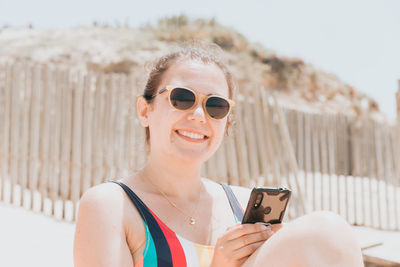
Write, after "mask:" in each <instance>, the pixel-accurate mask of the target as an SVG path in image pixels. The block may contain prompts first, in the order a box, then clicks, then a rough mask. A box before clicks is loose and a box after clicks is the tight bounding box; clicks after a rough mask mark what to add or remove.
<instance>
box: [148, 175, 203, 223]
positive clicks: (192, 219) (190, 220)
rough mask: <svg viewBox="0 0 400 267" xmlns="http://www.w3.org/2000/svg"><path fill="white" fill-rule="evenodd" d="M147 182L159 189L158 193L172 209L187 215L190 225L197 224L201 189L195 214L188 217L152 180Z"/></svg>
mask: <svg viewBox="0 0 400 267" xmlns="http://www.w3.org/2000/svg"><path fill="white" fill-rule="evenodd" d="M147 180H148V181H149V182H150V183H151V184H152V185H153V187H154V188H156V189H157V191H158V192H160V193H161V195H162V196H163V197H164V198H165V199H166V200H167V201H168V203H169V204H170V205H171V206H172V207H174V208H176V209H177V210H179V211H180V212H181V213H182V214H183V215H185V216H186V217H188V218H189V224H191V225H194V224H195V223H196V219H195V218H194V217H193V216H194V214H195V213H196V210H197V206H198V205H199V202H200V195H201V189H200V191H199V197H198V199H197V202H196V206H195V208H194V210H193V213H192V215H188V214H187V213H186V212H184V211H183V210H181V209H180V208H179V207H178V206H177V205H176V204H175V203H174V202H172V201H171V200H170V199H169V198H168V197H167V195H165V193H164V192H163V191H161V190H160V189H159V188H158V187H157V186H156V185H155V184H154V183H153V182H152V181H151V180H150V179H147Z"/></svg>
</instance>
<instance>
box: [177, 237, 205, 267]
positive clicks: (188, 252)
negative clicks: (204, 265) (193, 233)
mask: <svg viewBox="0 0 400 267" xmlns="http://www.w3.org/2000/svg"><path fill="white" fill-rule="evenodd" d="M176 237H177V238H178V240H179V242H180V243H181V245H182V248H183V251H184V253H185V257H186V264H187V266H188V267H199V259H198V258H197V252H196V248H195V247H194V245H193V243H192V242H190V241H189V240H186V239H184V238H183V237H181V236H179V235H176Z"/></svg>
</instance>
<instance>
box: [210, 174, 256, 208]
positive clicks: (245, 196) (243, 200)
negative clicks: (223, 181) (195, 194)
mask: <svg viewBox="0 0 400 267" xmlns="http://www.w3.org/2000/svg"><path fill="white" fill-rule="evenodd" d="M203 181H204V182H205V183H207V184H209V187H211V188H214V192H218V194H220V193H221V192H224V190H223V189H222V186H221V185H220V184H219V183H217V182H214V181H212V180H210V179H207V178H204V179H203ZM229 186H230V187H231V188H232V191H233V193H234V194H235V196H236V198H237V199H238V201H239V203H240V205H241V206H242V208H243V209H245V208H246V207H247V202H248V201H249V198H250V193H251V189H249V188H247V187H242V186H236V185H229ZM224 193H225V192H224Z"/></svg>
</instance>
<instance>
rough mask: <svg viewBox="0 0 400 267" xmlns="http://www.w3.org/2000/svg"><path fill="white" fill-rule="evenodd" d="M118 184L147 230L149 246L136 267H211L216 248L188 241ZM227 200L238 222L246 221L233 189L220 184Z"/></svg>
mask: <svg viewBox="0 0 400 267" xmlns="http://www.w3.org/2000/svg"><path fill="white" fill-rule="evenodd" d="M110 182H114V183H116V184H119V185H120V186H121V187H122V188H123V189H124V191H125V192H126V194H127V195H128V196H129V198H130V199H131V201H132V202H133V204H134V205H135V207H136V209H137V210H138V211H139V213H140V216H141V217H142V219H143V223H144V226H145V229H146V246H145V249H144V251H143V256H142V257H140V260H139V261H138V262H137V263H136V264H135V265H134V267H143V266H145V267H153V266H157V267H164V266H166V267H167V266H171V267H172V266H173V267H184V266H189V267H205V266H209V265H210V263H211V260H212V257H213V253H214V246H206V245H200V244H197V243H193V242H192V241H189V240H187V239H185V238H183V237H181V236H179V235H178V234H176V233H175V232H173V231H172V230H171V229H170V228H168V226H167V225H165V224H164V223H163V222H162V221H161V220H160V219H159V218H158V217H157V216H156V215H155V214H154V213H153V212H152V211H151V210H150V209H149V208H148V207H147V206H146V205H145V204H144V203H143V202H142V200H141V199H140V198H139V197H138V196H137V195H136V194H135V193H134V192H133V191H132V190H131V189H130V188H129V187H128V186H126V185H125V184H123V183H122V182H119V181H110ZM221 185H222V187H223V188H224V190H225V193H226V195H227V196H228V199H229V203H230V205H231V207H232V210H233V214H234V216H235V219H236V222H240V221H241V220H242V218H243V209H242V208H241V206H240V204H239V202H238V200H237V199H236V197H235V195H234V194H233V192H232V189H231V188H230V187H229V186H228V185H227V184H223V183H221Z"/></svg>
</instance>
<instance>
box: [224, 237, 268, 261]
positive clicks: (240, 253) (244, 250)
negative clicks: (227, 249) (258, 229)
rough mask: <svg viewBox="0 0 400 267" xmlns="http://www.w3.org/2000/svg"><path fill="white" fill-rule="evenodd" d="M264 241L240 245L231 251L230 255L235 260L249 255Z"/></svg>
mask: <svg viewBox="0 0 400 267" xmlns="http://www.w3.org/2000/svg"><path fill="white" fill-rule="evenodd" d="M264 242H265V241H259V242H256V243H252V244H249V245H247V246H244V247H241V248H239V249H237V250H234V251H233V252H232V257H233V258H234V259H236V260H239V259H242V258H245V257H249V256H250V255H252V254H253V253H254V252H255V251H256V250H257V249H258V248H259V247H260V246H261V245H262V244H264Z"/></svg>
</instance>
